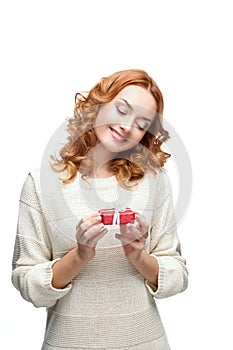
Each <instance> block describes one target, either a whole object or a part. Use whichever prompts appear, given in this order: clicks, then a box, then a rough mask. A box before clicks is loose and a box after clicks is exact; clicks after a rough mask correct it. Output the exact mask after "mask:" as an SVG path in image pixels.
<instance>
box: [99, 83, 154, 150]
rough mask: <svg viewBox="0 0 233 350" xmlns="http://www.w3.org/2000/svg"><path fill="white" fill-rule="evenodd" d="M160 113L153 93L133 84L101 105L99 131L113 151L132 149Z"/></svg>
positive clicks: (103, 142) (102, 140) (102, 139)
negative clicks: (157, 111) (157, 113)
mask: <svg viewBox="0 0 233 350" xmlns="http://www.w3.org/2000/svg"><path fill="white" fill-rule="evenodd" d="M155 114H156V102H155V99H154V97H153V95H152V94H151V93H150V92H149V91H147V90H146V89H144V88H143V87H141V86H136V85H129V86H127V87H125V88H124V89H122V90H121V91H120V92H119V94H118V95H117V96H115V98H114V99H113V100H112V101H111V102H110V103H106V104H104V105H103V106H101V107H100V110H99V112H98V115H97V117H96V121H95V125H94V128H95V132H96V135H97V137H98V140H99V142H101V143H102V144H103V145H104V147H105V148H106V149H108V150H109V151H110V152H113V153H118V152H123V151H126V150H129V149H131V148H132V147H134V146H135V145H137V144H138V143H139V142H140V141H141V139H142V138H143V136H144V134H145V133H146V131H147V130H148V129H149V127H150V126H151V123H152V122H153V120H154V118H155Z"/></svg>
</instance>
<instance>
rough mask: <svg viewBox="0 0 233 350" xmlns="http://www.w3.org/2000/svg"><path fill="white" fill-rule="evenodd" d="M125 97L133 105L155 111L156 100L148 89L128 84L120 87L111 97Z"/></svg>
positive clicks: (116, 98)
mask: <svg viewBox="0 0 233 350" xmlns="http://www.w3.org/2000/svg"><path fill="white" fill-rule="evenodd" d="M118 99H125V100H127V102H128V103H129V104H131V105H133V106H138V107H142V108H145V109H149V110H152V111H156V107H157V106H156V101H155V99H154V97H153V95H152V94H151V92H150V91H148V90H146V89H145V88H143V87H141V86H137V85H129V86H126V87H125V88H124V89H122V90H121V91H120V92H119V93H118V94H117V95H116V96H115V98H114V99H113V101H116V100H118Z"/></svg>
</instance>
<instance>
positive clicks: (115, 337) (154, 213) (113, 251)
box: [12, 169, 187, 350]
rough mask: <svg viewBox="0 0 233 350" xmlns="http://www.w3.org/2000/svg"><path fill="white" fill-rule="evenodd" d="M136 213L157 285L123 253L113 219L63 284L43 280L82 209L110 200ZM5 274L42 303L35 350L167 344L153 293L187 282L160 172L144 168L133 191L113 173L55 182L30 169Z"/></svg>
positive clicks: (142, 349) (68, 242)
mask: <svg viewBox="0 0 233 350" xmlns="http://www.w3.org/2000/svg"><path fill="white" fill-rule="evenodd" d="M116 204H117V205H118V206H120V207H121V208H122V207H130V208H131V209H133V210H136V211H138V212H140V213H142V214H143V215H144V216H145V217H146V218H147V220H148V221H149V223H150V232H149V233H150V234H149V237H148V239H147V242H146V244H145V250H146V251H147V252H148V253H150V254H151V255H153V256H155V257H156V259H157V261H158V264H159V284H158V288H156V287H155V286H153V285H151V284H149V283H148V282H147V281H146V280H144V278H143V277H142V276H141V275H140V274H139V273H138V271H137V270H136V269H135V268H134V267H133V265H132V264H130V263H129V262H128V261H127V259H126V258H125V256H124V252H123V249H122V246H121V243H120V241H119V240H117V239H116V238H115V233H116V232H119V227H118V226H117V225H111V226H108V233H107V234H106V235H105V236H104V238H102V239H101V240H100V241H99V242H98V244H97V247H96V255H95V257H94V259H93V260H91V261H90V262H89V263H88V264H87V265H86V266H85V267H84V268H83V270H82V271H81V272H80V273H79V275H78V276H77V277H76V278H75V279H74V280H73V281H72V282H71V283H70V284H69V285H68V286H67V287H66V288H64V289H55V288H53V286H52V285H51V280H52V265H53V263H54V262H55V261H56V260H57V259H60V258H61V257H62V256H63V255H64V254H66V253H67V252H68V251H69V250H71V249H72V248H73V247H74V246H75V245H76V240H75V226H76V224H77V222H78V221H79V220H80V219H81V218H82V217H84V216H87V215H88V214H90V213H92V212H94V211H97V210H99V209H103V208H111V207H113V206H115V205H116ZM12 281H13V284H14V286H15V287H16V288H17V289H18V290H19V291H20V293H21V295H22V296H23V298H24V299H26V300H27V301H29V302H31V303H33V304H34V305H35V306H36V307H43V306H44V307H47V310H48V318H47V326H46V332H45V339H44V343H43V346H42V349H43V350H65V349H73V350H74V349H76V350H77V349H79V350H81V349H87V350H91V349H122V350H123V349H124V350H127V349H131V350H167V349H169V345H168V342H167V338H166V334H165V331H164V328H163V325H162V322H161V319H160V316H159V313H158V310H157V307H156V303H155V299H154V298H165V297H169V296H171V295H174V294H176V293H179V292H182V291H184V290H185V289H186V287H187V270H186V266H185V260H184V259H183V258H182V256H181V254H180V245H179V240H178V237H177V233H176V229H175V223H174V215H173V204H172V193H171V188H170V184H169V180H168V178H167V175H166V174H165V173H164V172H162V171H160V172H159V173H158V175H156V176H153V175H152V174H147V175H146V176H145V177H144V179H143V180H141V181H140V182H139V184H138V186H137V187H136V188H134V189H133V190H125V189H123V188H121V187H120V186H119V185H118V183H117V180H116V178H115V177H114V176H112V177H110V178H106V179H95V180H94V179H90V180H89V181H88V182H86V181H84V180H83V179H82V178H81V177H80V176H77V177H76V179H75V180H74V182H72V183H71V184H68V185H62V184H61V181H60V180H59V175H58V174H55V173H54V172H52V171H51V170H49V169H43V170H42V169H40V170H39V169H37V170H33V171H31V172H30V173H29V174H28V176H27V178H26V181H25V183H24V185H23V188H22V192H21V197H20V205H19V218H18V230H17V236H16V243H15V251H14V257H13V273H12Z"/></svg>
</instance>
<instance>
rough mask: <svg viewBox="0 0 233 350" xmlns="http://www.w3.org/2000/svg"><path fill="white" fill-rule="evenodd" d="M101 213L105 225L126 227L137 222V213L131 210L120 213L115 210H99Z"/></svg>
mask: <svg viewBox="0 0 233 350" xmlns="http://www.w3.org/2000/svg"><path fill="white" fill-rule="evenodd" d="M99 213H100V216H101V218H102V223H103V224H104V225H114V224H120V225H125V224H128V223H130V224H133V223H134V220H135V213H134V212H133V211H132V210H131V209H130V208H126V209H125V210H119V211H118V210H116V209H114V208H112V209H101V210H99Z"/></svg>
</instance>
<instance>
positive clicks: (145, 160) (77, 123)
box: [50, 69, 170, 188]
mask: <svg viewBox="0 0 233 350" xmlns="http://www.w3.org/2000/svg"><path fill="white" fill-rule="evenodd" d="M128 85H138V86H141V87H143V88H145V89H147V90H148V91H150V92H151V94H152V95H153V97H154V99H155V101H156V106H157V110H156V117H155V119H154V121H153V123H152V125H151V127H150V129H149V130H148V131H146V133H145V135H144V137H143V138H142V140H141V141H140V143H139V144H138V145H137V146H136V147H134V148H133V149H132V150H129V151H127V152H123V153H121V154H118V155H117V158H116V159H112V160H111V164H110V166H111V170H112V171H113V173H114V175H115V176H116V178H117V180H118V182H119V183H120V184H121V185H122V186H123V187H125V188H131V187H133V186H135V184H137V181H138V180H140V179H142V178H143V176H144V175H145V172H146V171H148V170H149V171H151V172H153V173H154V174H156V173H157V170H158V168H162V167H163V166H164V164H165V162H166V160H167V158H168V157H170V154H168V153H166V152H164V151H162V150H161V145H162V143H163V142H165V141H166V140H167V139H168V138H169V134H168V132H167V131H166V130H164V128H163V126H162V120H161V119H162V114H163V107H164V102H163V96H162V93H161V91H160V89H159V87H158V85H157V84H156V83H155V81H154V80H153V79H152V78H151V77H150V76H149V75H148V74H147V73H146V72H145V71H143V70H139V69H131V70H124V71H119V72H116V73H114V74H112V75H110V76H108V77H106V78H102V79H101V80H100V81H99V82H98V83H97V84H96V85H95V86H94V87H93V88H92V89H91V90H90V92H89V93H88V94H87V96H83V95H82V94H80V93H77V94H76V95H75V108H74V116H73V117H72V118H69V119H68V126H67V131H68V133H69V136H68V142H67V143H66V144H65V145H64V146H63V147H62V149H61V150H60V152H59V156H60V159H58V158H57V157H55V156H53V155H51V159H52V160H53V161H54V164H50V165H51V167H52V169H53V170H54V171H55V172H65V173H66V176H65V177H63V178H62V179H61V180H62V183H63V184H68V183H70V182H72V181H73V180H74V179H75V177H76V175H77V172H78V171H80V173H82V176H83V177H87V176H88V175H91V173H92V169H93V163H92V159H90V157H88V156H87V155H88V152H89V151H90V150H91V149H92V148H93V147H95V146H96V144H97V143H98V139H97V136H96V133H95V130H94V129H93V128H92V125H93V122H94V120H95V118H96V116H97V113H98V110H99V107H100V105H101V104H103V103H109V102H111V101H112V99H113V98H114V97H115V96H116V95H117V94H118V93H119V92H120V91H121V90H122V89H123V88H125V87H126V86H128ZM83 164H85V169H89V170H90V173H83V168H84V167H83Z"/></svg>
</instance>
